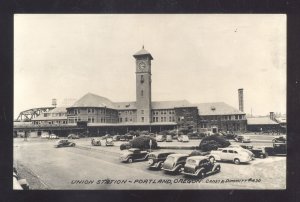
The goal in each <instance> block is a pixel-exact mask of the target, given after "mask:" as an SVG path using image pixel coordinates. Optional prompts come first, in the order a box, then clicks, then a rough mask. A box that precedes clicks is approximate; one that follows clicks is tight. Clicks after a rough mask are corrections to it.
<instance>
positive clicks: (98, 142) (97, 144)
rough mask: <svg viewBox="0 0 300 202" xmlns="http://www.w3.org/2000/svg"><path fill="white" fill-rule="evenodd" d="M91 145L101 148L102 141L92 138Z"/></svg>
mask: <svg viewBox="0 0 300 202" xmlns="http://www.w3.org/2000/svg"><path fill="white" fill-rule="evenodd" d="M91 143H92V145H93V146H101V140H100V139H98V138H92V140H91Z"/></svg>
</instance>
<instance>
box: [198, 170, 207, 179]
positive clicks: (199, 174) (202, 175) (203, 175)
mask: <svg viewBox="0 0 300 202" xmlns="http://www.w3.org/2000/svg"><path fill="white" fill-rule="evenodd" d="M198 177H199V178H201V179H203V178H204V177H205V172H204V171H200V172H199V173H198Z"/></svg>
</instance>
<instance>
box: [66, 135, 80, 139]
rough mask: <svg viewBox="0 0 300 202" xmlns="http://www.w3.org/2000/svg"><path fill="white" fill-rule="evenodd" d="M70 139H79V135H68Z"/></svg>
mask: <svg viewBox="0 0 300 202" xmlns="http://www.w3.org/2000/svg"><path fill="white" fill-rule="evenodd" d="M68 139H79V135H76V134H70V135H68Z"/></svg>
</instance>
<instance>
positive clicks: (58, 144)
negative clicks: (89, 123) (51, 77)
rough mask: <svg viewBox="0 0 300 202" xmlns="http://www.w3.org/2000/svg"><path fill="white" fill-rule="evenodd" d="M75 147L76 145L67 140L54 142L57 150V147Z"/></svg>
mask: <svg viewBox="0 0 300 202" xmlns="http://www.w3.org/2000/svg"><path fill="white" fill-rule="evenodd" d="M75 145H76V144H75V143H74V142H71V141H69V140H67V139H62V140H58V141H57V142H56V144H55V145H54V147H57V148H59V147H75Z"/></svg>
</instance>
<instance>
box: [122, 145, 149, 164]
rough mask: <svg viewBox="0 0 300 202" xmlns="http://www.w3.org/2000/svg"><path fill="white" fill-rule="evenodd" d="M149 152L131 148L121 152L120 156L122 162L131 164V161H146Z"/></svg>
mask: <svg viewBox="0 0 300 202" xmlns="http://www.w3.org/2000/svg"><path fill="white" fill-rule="evenodd" d="M148 155H149V152H147V151H141V150H140V149H138V148H131V149H128V150H127V151H125V152H123V153H122V154H121V156H120V160H121V161H122V162H128V163H132V162H133V161H147V160H148Z"/></svg>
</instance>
